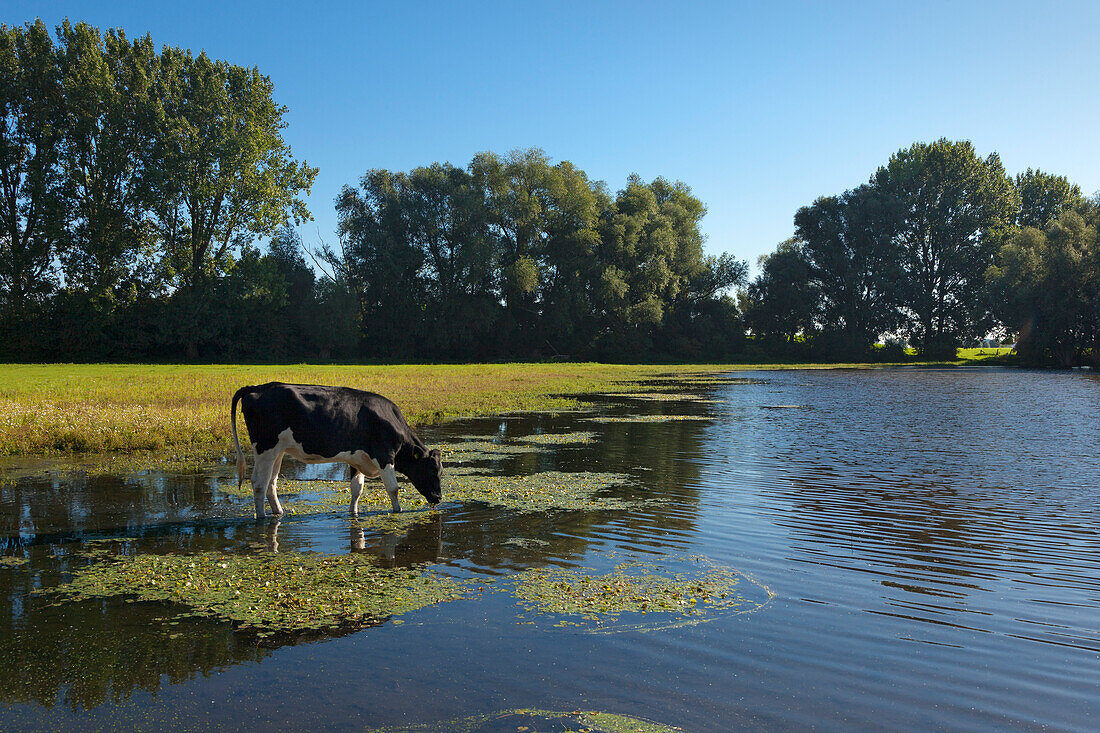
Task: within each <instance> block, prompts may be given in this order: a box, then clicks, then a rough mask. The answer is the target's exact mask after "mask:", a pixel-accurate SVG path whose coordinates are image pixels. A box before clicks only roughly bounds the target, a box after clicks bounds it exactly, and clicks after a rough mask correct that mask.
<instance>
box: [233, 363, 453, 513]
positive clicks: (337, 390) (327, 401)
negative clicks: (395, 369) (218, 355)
mask: <svg viewBox="0 0 1100 733" xmlns="http://www.w3.org/2000/svg"><path fill="white" fill-rule="evenodd" d="M238 402H240V404H241V414H243V415H244V424H245V425H246V426H247V427H248V435H249V437H250V438H251V440H252V450H253V454H254V455H255V462H254V465H253V467H252V493H253V496H254V497H255V499H256V518H257V519H263V517H264V498H265V497H266V499H267V501H268V502H269V503H270V504H271V511H272V512H273V513H274V514H275V515H276V516H278V515H281V514H282V513H283V507H282V506H281V505H280V504H279V495H278V493H277V492H276V488H275V486H276V483H277V482H278V480H279V469H280V467H281V466H282V462H283V456H284V455H289V456H290V457H292V458H296V459H298V460H299V461H302V462H303V463H346V464H348V465H349V466H350V467H351V507H350V512H351V514H352V515H357V514H358V513H359V494H360V493H361V492H362V490H363V481H364V479H365V478H366V477H370V478H375V477H380V478H381V479H382V484H383V485H384V486H385V488H386V493H387V494H388V495H389V497H390V503H391V505H392V507H393V511H394V512H399V511H401V504H400V503H399V502H398V501H397V474H396V473H395V472H396V471H400V472H401V473H403V474H405V476H407V477H408V478H409V480H410V481H412V484H413V486H414V487H416V490H417V491H419V492H420V493H421V494H423V495H424V498H425V499H427V500H428V503H429V504H431V505H432V506H435V505H436V504H438V503H439V502H440V500H441V498H442V494H441V491H440V487H439V477H440V475H442V473H443V463H442V461H441V457H440V453H439V451H438V450H428V449H427V447H425V445H424V443H423V442H421V440H420V438H418V437H416V434H415V433H414V432H413V431H412V429H411V428H410V427H409V424H408V423H407V422H405V418H404V417H403V416H402V415H401V410H399V409H398V408H397V405H395V404H394V403H392V402H390V401H389V400H388V399H386V398H385V397H383V396H382V395H378V394H375V393H373V392H364V391H361V390H358V389H350V388H348V387H329V386H324V385H316V384H283V383H282V382H269V383H267V384H261V385H258V386H255V387H241V388H240V389H239V390H237V391H236V393H235V394H234V395H233V402H232V404H231V405H230V417H231V421H232V424H233V444H234V445H235V446H236V448H237V488H240V486H241V484H242V483H243V482H244V477H245V473H246V464H245V459H244V453H242V452H241V443H240V440H238V438H237V403H238Z"/></svg>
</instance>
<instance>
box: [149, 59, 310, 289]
mask: <svg viewBox="0 0 1100 733" xmlns="http://www.w3.org/2000/svg"><path fill="white" fill-rule="evenodd" d="M160 62H161V63H160V69H159V72H158V89H157V93H158V94H159V95H160V99H161V100H162V101H163V105H164V121H163V123H162V129H161V131H160V135H159V138H158V141H157V148H156V154H155V157H156V167H157V171H158V175H157V176H156V177H155V178H154V179H153V181H152V200H153V202H154V206H153V214H154V221H155V225H156V228H157V233H158V236H159V239H160V243H161V246H162V248H163V251H164V264H165V265H166V267H167V270H168V273H169V275H171V276H175V278H176V279H177V280H178V282H179V284H181V285H185V286H187V287H189V288H191V289H193V290H195V291H196V292H200V293H201V291H202V290H203V287H204V284H205V283H206V282H207V281H208V280H209V279H210V278H211V277H212V276H214V275H216V274H218V273H219V272H223V271H224V270H225V268H226V267H227V266H228V264H229V262H230V259H231V254H232V250H233V248H234V247H240V246H242V245H244V244H247V243H248V242H251V241H252V240H253V239H254V238H255V237H256V236H262V235H265V234H270V233H273V232H274V231H275V230H276V229H278V228H279V227H280V226H282V225H283V224H285V223H287V221H288V220H291V219H293V220H294V221H295V223H299V222H301V221H303V220H308V219H309V218H310V215H309V211H308V210H307V209H306V206H305V202H304V201H303V200H302V199H301V198H299V195H300V194H302V193H305V194H308V193H309V189H310V187H311V186H312V185H313V180H314V178H315V177H316V175H317V169H316V168H311V167H309V165H307V164H306V163H304V162H301V163H300V162H298V161H296V160H294V158H293V157H292V156H291V150H290V147H289V146H288V145H287V144H286V142H285V141H284V140H283V137H282V130H283V128H285V127H286V122H285V121H284V120H283V115H284V114H285V113H286V111H287V110H286V107H283V106H281V105H278V104H276V103H275V100H274V98H273V96H272V95H273V87H272V84H271V80H270V79H269V78H268V77H266V76H263V75H262V74H260V72H259V71H258V70H257V69H255V68H251V69H248V68H243V67H240V66H234V65H230V64H228V63H226V62H224V61H212V60H211V59H209V58H208V57H207V56H206V54H205V53H201V54H199V55H198V56H192V55H191V52H190V51H181V50H180V49H174V48H169V47H165V48H164V50H163V51H162V53H161V57H160Z"/></svg>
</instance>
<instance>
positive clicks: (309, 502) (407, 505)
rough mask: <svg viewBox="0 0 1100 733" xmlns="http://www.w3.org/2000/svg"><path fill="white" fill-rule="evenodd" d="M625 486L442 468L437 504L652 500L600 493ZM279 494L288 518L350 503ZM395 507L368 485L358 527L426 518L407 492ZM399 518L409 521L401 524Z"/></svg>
mask: <svg viewBox="0 0 1100 733" xmlns="http://www.w3.org/2000/svg"><path fill="white" fill-rule="evenodd" d="M627 483H629V477H628V476H626V475H625V474H621V473H594V472H587V471H580V472H560V471H543V472H540V473H532V474H526V475H521V476H496V475H489V474H486V473H484V472H479V471H476V470H470V471H465V470H455V469H453V468H445V469H444V473H443V499H444V502H446V503H448V504H450V503H456V502H457V503H466V502H480V503H483V504H492V505H494V506H502V507H506V508H508V509H515V510H518V511H539V512H541V511H547V510H551V509H572V510H604V509H633V508H636V507H638V506H640V505H642V504H643V503H647V502H649V501H652V500H647V499H638V498H631V499H622V498H618V497H613V496H606V495H603V493H602V492H604V491H605V490H606V489H609V488H611V487H614V486H622V485H625V484H627ZM406 487H407V485H406ZM219 488H220V489H221V490H222V491H224V492H225V493H227V494H230V495H233V496H238V497H242V498H248V499H251V498H252V489H251V488H250V487H248V486H242V487H241V488H240V489H238V488H237V485H236V483H235V482H229V483H225V484H221V485H220V486H219ZM279 495H280V497H281V498H282V499H284V501H283V511H285V512H286V513H287V514H288V515H303V514H328V513H334V512H335V513H341V512H346V511H347V510H348V506H349V504H350V502H351V494H350V492H349V489H348V485H347V484H346V483H344V482H335V481H285V482H280V483H279ZM401 504H402V507H403V508H404V509H407V510H412V511H407V512H402V514H398V515H393V517H392V518H387V517H388V516H389V515H388V512H389V508H390V504H389V499H388V498H387V497H386V495H385V493H384V492H383V491H382V490H381V487H375V486H374V485H373V484H368V485H367V486H366V487H364V489H363V493H362V494H361V495H360V498H359V513H360V522H361V523H362V524H363V525H364V526H369V527H375V528H379V529H389V528H392V527H391V525H392V524H397V525H401V526H405V525H407V524H409V523H416V522H418V521H424V520H425V519H428V518H430V517H431V516H432V515H431V513H430V512H428V511H427V509H428V504H427V502H426V501H425V500H424V499H423V497H421V496H420V495H419V494H417V493H416V492H415V491H410V490H408V488H406V489H405V490H404V491H402V492H401ZM230 511H232V512H234V513H236V514H237V515H247V514H248V513H250V512H251V511H252V508H251V505H240V504H237V505H234V507H232V508H231V510H230ZM403 514H408V515H410V517H409V518H408V519H405V518H404V517H402V515H403Z"/></svg>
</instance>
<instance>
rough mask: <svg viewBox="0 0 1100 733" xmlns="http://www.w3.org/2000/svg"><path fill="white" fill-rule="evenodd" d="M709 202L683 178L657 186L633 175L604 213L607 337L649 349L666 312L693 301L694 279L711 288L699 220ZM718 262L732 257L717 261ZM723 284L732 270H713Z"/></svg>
mask: <svg viewBox="0 0 1100 733" xmlns="http://www.w3.org/2000/svg"><path fill="white" fill-rule="evenodd" d="M705 213H706V207H705V206H703V203H702V201H700V200H699V199H698V198H696V197H695V196H693V195H692V193H691V189H690V188H688V187H687V186H686V185H684V184H683V183H680V182H676V183H670V182H669V181H667V180H665V179H663V178H657V179H656V180H654V181H653V182H652V183H650V184H646V183H644V182H643V181H642V180H641V179H640V178H639V177H638V176H631V177H630V178H629V179H627V185H626V188H624V189H623V190H621V191H619V193H618V195H617V196H616V197H615V201H614V204H613V206H612V208H611V209H610V210H609V211H608V213H607V215H605V217H604V222H603V226H602V227H601V229H602V232H601V234H602V237H601V243H600V248H599V266H600V277H599V280H598V286H597V294H598V304H599V308H600V313H601V314H602V316H603V318H604V321H605V323H606V326H605V333H606V334H607V336H606V338H610V339H611V340H612V342H613V343H614V344H615V346H616V347H617V348H619V347H623V346H625V347H626V348H630V349H634V350H645V349H647V348H649V340H650V337H651V335H652V333H653V332H654V330H655V329H656V328H658V327H659V326H660V325H661V324H662V323H663V321H664V318H665V314H666V311H667V310H668V309H669V308H670V307H672V306H673V304H674V303H675V302H677V300H678V299H680V298H682V297H683V298H687V299H689V300H690V299H691V298H692V297H693V296H692V295H691V294H690V292H689V290H688V288H689V284H690V283H691V282H692V279H693V278H699V279H698V280H697V281H696V283H697V284H698V285H700V286H705V285H706V283H705V278H706V274H707V273H706V272H705V270H706V261H705V260H704V257H703V235H702V232H701V231H700V230H699V222H700V220H701V219H702V218H703V215H704V214H705ZM712 264H714V265H716V266H717V265H719V264H723V265H730V266H732V263H729V262H724V263H718V262H717V261H715V262H712ZM710 274H711V275H712V276H718V277H717V280H718V281H719V282H717V283H714V284H715V285H717V286H719V287H718V288H717V290H721V289H723V288H724V287H728V286H729V285H728V284H723V283H722V282H721V280H722V279H724V277H728V276H729V275H731V274H735V273H732V272H731V271H729V270H728V268H727V271H726V272H720V271H717V270H716V271H712V272H711V273H710Z"/></svg>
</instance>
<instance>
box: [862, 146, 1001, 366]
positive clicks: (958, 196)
mask: <svg viewBox="0 0 1100 733" xmlns="http://www.w3.org/2000/svg"><path fill="white" fill-rule="evenodd" d="M871 183H872V185H873V186H875V187H876V188H877V189H878V190H879V191H880V192H881V194H883V195H885V196H889V197H893V198H894V199H896V200H897V201H898V202H899V204H900V206H901V212H902V213H901V226H900V228H899V230H898V234H897V238H896V243H897V245H898V247H899V248H900V251H901V259H900V263H901V268H902V277H901V279H900V281H899V287H898V291H897V299H898V302H899V304H900V305H901V307H902V308H903V311H904V314H905V315H906V316H907V318H906V321H907V322H906V323H905V324H904V325H905V328H906V330H907V331H908V333H909V335H910V336H911V338H912V340H913V341H914V342H915V343H916V345H917V348H918V349H919V350H920V352H921V353H923V354H925V355H950V356H954V353H955V348H956V347H957V346H958V345H959V344H960V342H961V341H962V340H963V339H968V338H974V337H976V336H978V335H980V334H982V333H984V331H985V330H986V329H987V328H988V327H989V325H991V320H990V319H989V317H988V302H987V299H986V296H985V289H984V285H985V281H984V275H985V271H986V269H987V268H988V267H989V266H990V265H991V264H992V263H993V255H994V253H995V252H996V251H997V248H998V247H999V246H1000V244H1002V243H1003V241H1004V237H1005V236H1006V235H1007V234H1008V233H1009V231H1010V229H1011V226H1012V223H1013V221H1014V219H1015V215H1016V211H1017V210H1018V206H1019V203H1018V199H1017V196H1016V191H1015V188H1014V187H1013V185H1012V181H1011V180H1010V179H1009V178H1008V177H1007V176H1006V175H1005V172H1004V168H1003V167H1002V165H1001V160H1000V158H999V157H998V155H997V154H996V153H991V154H990V155H989V156H988V157H986V158H985V159H982V158H980V157H978V155H977V154H976V153H975V152H974V148H973V146H972V145H971V144H970V143H969V142H952V141H949V140H944V139H941V140H938V141H936V142H934V143H915V144H914V145H912V146H910V147H908V148H905V149H903V150H899V151H898V152H897V153H895V154H894V155H893V156H891V158H890V161H889V162H888V163H887V164H886V165H885V166H883V167H881V168H879V170H878V172H877V173H876V174H875V175H874V177H873V178H872V179H871Z"/></svg>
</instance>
